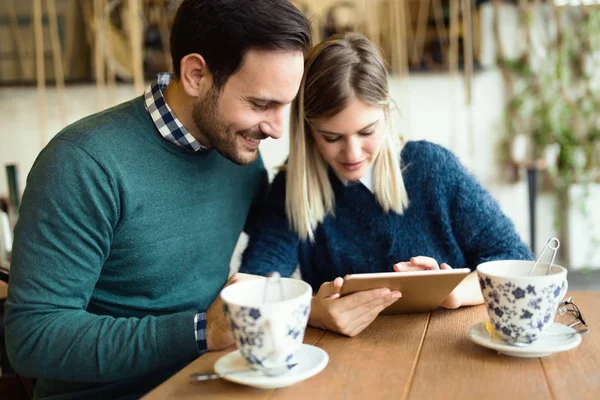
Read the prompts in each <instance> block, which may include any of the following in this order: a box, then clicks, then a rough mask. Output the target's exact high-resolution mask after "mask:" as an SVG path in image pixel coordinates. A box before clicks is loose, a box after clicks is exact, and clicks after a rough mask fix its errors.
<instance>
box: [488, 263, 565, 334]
mask: <svg viewBox="0 0 600 400" xmlns="http://www.w3.org/2000/svg"><path fill="white" fill-rule="evenodd" d="M534 265H535V261H510V260H506V261H504V260H503V261H490V262H486V263H483V264H480V265H479V266H477V274H478V275H479V285H480V286H481V291H482V293H483V298H484V301H485V304H486V307H487V311H488V315H489V317H490V320H491V323H492V325H493V326H494V330H495V332H496V333H497V334H498V335H499V336H500V337H501V338H503V339H504V340H507V341H508V342H519V343H531V342H533V341H534V340H536V339H537V337H538V336H539V335H540V334H541V333H542V332H544V330H546V329H547V328H548V327H550V326H551V325H552V324H553V323H554V317H555V316H556V311H557V309H558V306H559V303H560V301H561V300H562V299H563V297H564V296H565V294H566V292H567V286H568V284H567V270H566V269H565V268H563V267H561V266H558V265H553V266H552V268H551V269H550V271H549V272H548V274H546V272H547V270H548V264H542V263H539V264H538V265H537V267H536V268H535V270H534V271H533V272H532V273H531V275H529V273H530V271H531V270H532V268H533V266H534Z"/></svg>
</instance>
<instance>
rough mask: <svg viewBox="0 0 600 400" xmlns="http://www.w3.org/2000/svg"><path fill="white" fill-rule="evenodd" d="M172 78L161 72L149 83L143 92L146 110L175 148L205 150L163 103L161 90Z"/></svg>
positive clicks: (193, 150) (168, 74)
mask: <svg viewBox="0 0 600 400" xmlns="http://www.w3.org/2000/svg"><path fill="white" fill-rule="evenodd" d="M172 77H173V74H170V73H168V72H161V73H160V74H158V75H157V76H156V80H155V81H152V83H150V86H148V89H146V91H145V92H144V103H145V106H146V110H147V111H148V113H149V114H150V117H151V118H152V121H154V125H156V128H157V129H158V131H159V132H160V134H161V135H162V136H163V137H164V138H165V139H167V140H168V141H169V142H172V143H175V144H176V145H177V146H180V147H183V148H185V149H186V150H188V151H191V152H197V151H203V150H207V149H208V148H207V147H205V146H202V145H201V144H200V142H199V141H198V140H197V139H196V138H195V137H193V136H192V135H191V134H190V133H189V132H188V130H187V129H185V126H183V124H182V123H181V122H180V121H179V120H178V119H177V117H176V116H175V114H174V113H173V111H171V107H169V105H168V104H167V102H166V101H165V97H164V96H163V90H165V88H166V87H167V85H168V84H169V82H170V81H171V78H172Z"/></svg>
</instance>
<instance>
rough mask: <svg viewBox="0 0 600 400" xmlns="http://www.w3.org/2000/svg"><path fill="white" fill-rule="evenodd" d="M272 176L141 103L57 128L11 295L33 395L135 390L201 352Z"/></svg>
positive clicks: (31, 182)
mask: <svg viewBox="0 0 600 400" xmlns="http://www.w3.org/2000/svg"><path fill="white" fill-rule="evenodd" d="M266 184H267V175H266V172H265V169H264V167H263V164H262V160H261V159H260V158H259V159H258V160H257V161H256V162H254V163H252V164H251V165H249V166H238V165H235V164H234V163H232V162H231V161H229V160H227V159H226V158H224V157H223V156H221V155H220V154H219V153H218V152H216V151H212V150H208V151H203V152H199V153H191V152H188V151H187V150H184V149H182V148H180V147H178V146H176V145H175V144H173V143H170V142H168V141H167V140H165V139H164V138H162V137H161V136H160V134H159V132H158V131H157V129H156V127H155V126H154V123H153V122H152V120H151V118H150V116H149V115H148V113H147V111H146V110H145V108H144V105H143V100H142V98H137V99H135V100H133V101H130V102H127V103H124V104H122V105H119V106H117V107H115V108H113V109H110V110H107V111H105V112H102V113H100V114H96V115H92V116H90V117H88V118H85V119H83V120H81V121H79V122H77V123H75V124H73V125H71V126H69V127H67V128H66V129H65V130H63V131H62V132H61V133H59V134H58V135H57V136H56V137H55V138H54V139H53V140H52V141H51V142H50V143H49V144H48V146H46V148H45V149H44V150H43V151H42V152H41V153H40V155H39V156H38V158H37V160H36V162H35V164H34V166H33V169H32V170H31V173H30V174H29V176H28V179H27V187H26V190H25V193H24V194H23V201H22V205H21V209H20V218H19V221H18V223H17V226H16V228H15V242H14V247H13V249H14V251H13V260H12V265H11V275H10V293H9V296H8V300H7V302H6V317H5V325H6V338H7V346H8V353H9V358H10V360H11V362H12V363H13V366H14V367H15V370H16V371H17V372H19V373H20V374H22V375H24V376H32V377H36V378H38V384H37V387H36V396H37V397H48V396H55V397H52V398H53V399H66V398H81V397H86V398H90V397H98V398H115V397H119V396H130V395H133V396H137V395H139V394H142V393H144V392H145V391H147V390H149V389H151V388H152V387H153V386H156V385H157V384H158V383H160V381H161V380H164V379H166V378H167V377H168V376H169V375H170V374H172V373H174V372H175V371H176V370H178V369H180V368H182V367H183V366H185V365H186V363H189V362H190V361H192V360H194V358H196V357H198V349H197V345H196V340H195V326H194V315H195V313H196V312H197V311H198V310H206V309H207V308H208V307H209V306H210V305H211V304H212V302H213V301H214V300H215V298H216V296H217V295H218V293H219V291H220V289H221V288H222V287H223V285H224V284H225V282H226V280H227V277H228V273H229V264H230V259H231V255H232V253H233V250H234V247H235V245H236V242H237V239H238V237H239V234H240V233H241V231H242V230H243V229H244V226H245V223H246V220H247V216H248V215H249V214H252V213H253V212H254V210H255V209H257V208H258V207H253V205H254V206H257V205H258V204H259V203H260V202H261V198H262V193H263V192H264V190H263V189H264V188H265V186H266Z"/></svg>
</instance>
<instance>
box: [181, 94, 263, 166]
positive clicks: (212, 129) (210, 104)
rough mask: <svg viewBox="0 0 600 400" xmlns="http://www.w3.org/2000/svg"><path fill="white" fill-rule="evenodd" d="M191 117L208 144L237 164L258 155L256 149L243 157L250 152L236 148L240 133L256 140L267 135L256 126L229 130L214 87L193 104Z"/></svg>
mask: <svg viewBox="0 0 600 400" xmlns="http://www.w3.org/2000/svg"><path fill="white" fill-rule="evenodd" d="M192 119H193V120H194V124H196V128H197V129H198V131H199V132H200V133H201V134H202V136H203V137H204V138H205V139H206V140H207V141H208V143H207V144H208V146H209V147H212V148H214V149H215V150H217V151H218V152H219V153H220V154H221V155H222V156H223V157H225V158H228V159H229V160H231V161H232V162H234V163H236V164H238V165H246V164H250V163H251V162H253V161H254V160H256V158H257V157H258V149H257V150H256V151H255V152H254V154H253V155H251V156H250V157H247V156H246V157H245V155H246V154H245V153H247V152H250V150H246V151H245V152H244V151H242V150H240V149H238V146H239V144H238V140H239V139H238V137H239V136H240V135H244V136H246V137H249V138H251V139H257V140H262V139H266V138H267V137H268V136H267V135H265V134H264V133H262V132H261V131H260V130H259V129H258V128H252V129H247V130H243V131H238V132H229V131H228V130H227V124H226V123H225V121H224V118H223V116H222V115H221V112H220V110H219V91H218V90H216V89H215V88H214V87H212V88H211V89H210V90H209V91H208V93H207V94H206V97H205V98H204V99H203V100H201V101H200V102H199V103H198V104H196V105H195V106H194V109H193V111H192Z"/></svg>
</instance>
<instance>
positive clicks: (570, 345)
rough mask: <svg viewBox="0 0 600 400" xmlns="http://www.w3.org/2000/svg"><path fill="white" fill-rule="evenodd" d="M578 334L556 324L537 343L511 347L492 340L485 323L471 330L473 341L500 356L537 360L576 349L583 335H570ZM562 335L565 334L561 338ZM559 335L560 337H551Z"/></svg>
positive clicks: (501, 341) (500, 341)
mask: <svg viewBox="0 0 600 400" xmlns="http://www.w3.org/2000/svg"><path fill="white" fill-rule="evenodd" d="M574 332H576V331H575V329H573V328H569V327H568V326H565V325H561V324H557V323H554V324H552V326H550V327H549V328H548V329H546V330H545V331H544V333H542V334H541V335H540V337H539V339H537V340H536V341H535V342H533V343H531V344H529V345H524V346H523V347H517V346H511V345H509V344H508V343H506V342H505V341H504V340H502V339H501V338H499V337H492V338H490V334H489V333H488V331H487V329H485V322H480V323H478V324H476V325H474V326H473V327H472V328H471V330H469V336H470V338H471V340H472V341H473V342H475V343H477V344H479V345H481V346H483V347H487V348H489V349H492V350H496V351H497V352H498V353H500V354H506V355H507V356H512V357H523V358H535V357H545V356H548V355H550V354H553V353H559V352H561V351H567V350H571V349H574V348H575V347H577V346H579V344H580V343H581V335H579V334H576V335H568V334H569V333H574ZM560 334H565V335H564V336H560ZM550 335H559V336H550Z"/></svg>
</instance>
